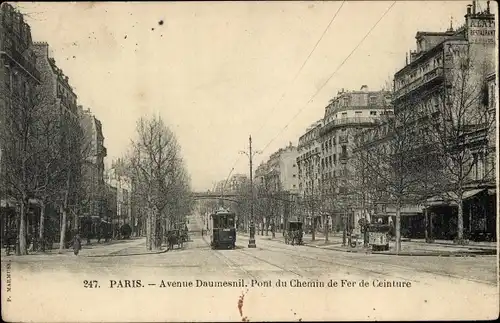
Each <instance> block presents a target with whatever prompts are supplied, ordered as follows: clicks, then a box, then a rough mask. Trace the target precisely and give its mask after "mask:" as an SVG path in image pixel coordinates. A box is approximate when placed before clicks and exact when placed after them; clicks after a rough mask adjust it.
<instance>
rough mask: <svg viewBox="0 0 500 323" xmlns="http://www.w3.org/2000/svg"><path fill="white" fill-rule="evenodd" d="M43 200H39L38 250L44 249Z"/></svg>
mask: <svg viewBox="0 0 500 323" xmlns="http://www.w3.org/2000/svg"><path fill="white" fill-rule="evenodd" d="M44 233H45V202H44V201H40V225H39V226H38V243H39V244H38V250H40V251H45V234H44Z"/></svg>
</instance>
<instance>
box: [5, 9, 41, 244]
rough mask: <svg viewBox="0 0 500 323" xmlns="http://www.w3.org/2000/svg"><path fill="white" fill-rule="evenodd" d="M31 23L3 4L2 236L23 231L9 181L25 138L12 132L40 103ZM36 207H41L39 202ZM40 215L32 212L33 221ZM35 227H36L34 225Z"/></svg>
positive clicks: (13, 176)
mask: <svg viewBox="0 0 500 323" xmlns="http://www.w3.org/2000/svg"><path fill="white" fill-rule="evenodd" d="M32 45H33V42H32V38H31V29H30V26H29V25H28V24H27V23H26V22H25V21H24V17H23V15H22V14H21V13H20V12H18V11H17V10H16V9H15V8H14V7H13V6H11V5H10V4H8V3H6V2H4V3H1V4H0V213H1V219H2V223H1V226H2V228H1V234H2V237H3V236H4V234H5V233H6V232H7V231H8V232H12V233H14V234H16V233H15V232H18V231H19V228H18V225H17V221H16V213H18V212H19V209H18V205H19V203H18V200H19V196H15V191H14V190H12V187H11V186H10V184H9V183H12V182H15V181H16V175H15V170H14V168H15V166H16V165H17V162H16V161H17V160H18V159H19V158H18V157H19V156H18V155H17V154H16V152H17V151H18V149H19V147H21V146H20V145H21V142H22V139H21V138H20V136H18V135H16V134H14V133H13V132H12V130H13V129H14V128H13V125H14V124H16V123H17V124H18V125H22V122H21V123H19V121H20V117H22V115H23V113H22V110H23V109H26V111H29V110H30V109H31V107H33V106H34V105H35V104H36V90H37V87H39V86H40V83H41V76H40V72H39V71H38V70H37V68H36V56H35V53H34V52H33V49H32ZM31 200H32V199H30V204H34V205H33V208H36V207H37V203H36V201H33V202H34V203H31V202H32V201H31ZM36 219H37V217H36V216H33V214H32V212H31V211H28V232H30V231H32V230H31V228H30V223H34V221H36ZM31 227H32V228H33V229H34V230H35V229H36V228H35V226H33V225H32V226H31Z"/></svg>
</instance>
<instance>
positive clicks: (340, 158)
mask: <svg viewBox="0 0 500 323" xmlns="http://www.w3.org/2000/svg"><path fill="white" fill-rule="evenodd" d="M348 158H349V157H348V156H347V154H340V155H339V160H340V161H341V162H346V161H347V159H348Z"/></svg>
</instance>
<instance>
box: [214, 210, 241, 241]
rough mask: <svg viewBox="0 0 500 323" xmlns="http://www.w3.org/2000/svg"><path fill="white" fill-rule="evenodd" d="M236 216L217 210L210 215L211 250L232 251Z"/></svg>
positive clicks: (234, 239)
mask: <svg viewBox="0 0 500 323" xmlns="http://www.w3.org/2000/svg"><path fill="white" fill-rule="evenodd" d="M235 224H236V214H235V213H233V212H230V211H229V210H225V209H222V208H221V209H219V210H217V211H215V212H214V213H213V214H211V215H210V221H209V230H208V232H209V234H210V247H211V248H212V249H221V248H224V249H234V248H235V246H236V226H235Z"/></svg>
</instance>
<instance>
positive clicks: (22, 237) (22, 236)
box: [18, 198, 28, 255]
mask: <svg viewBox="0 0 500 323" xmlns="http://www.w3.org/2000/svg"><path fill="white" fill-rule="evenodd" d="M27 208H28V199H27V198H23V201H22V202H21V212H20V217H21V218H20V219H19V251H18V254H19V255H27V254H28V246H27V243H26V232H27V230H26V213H27Z"/></svg>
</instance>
